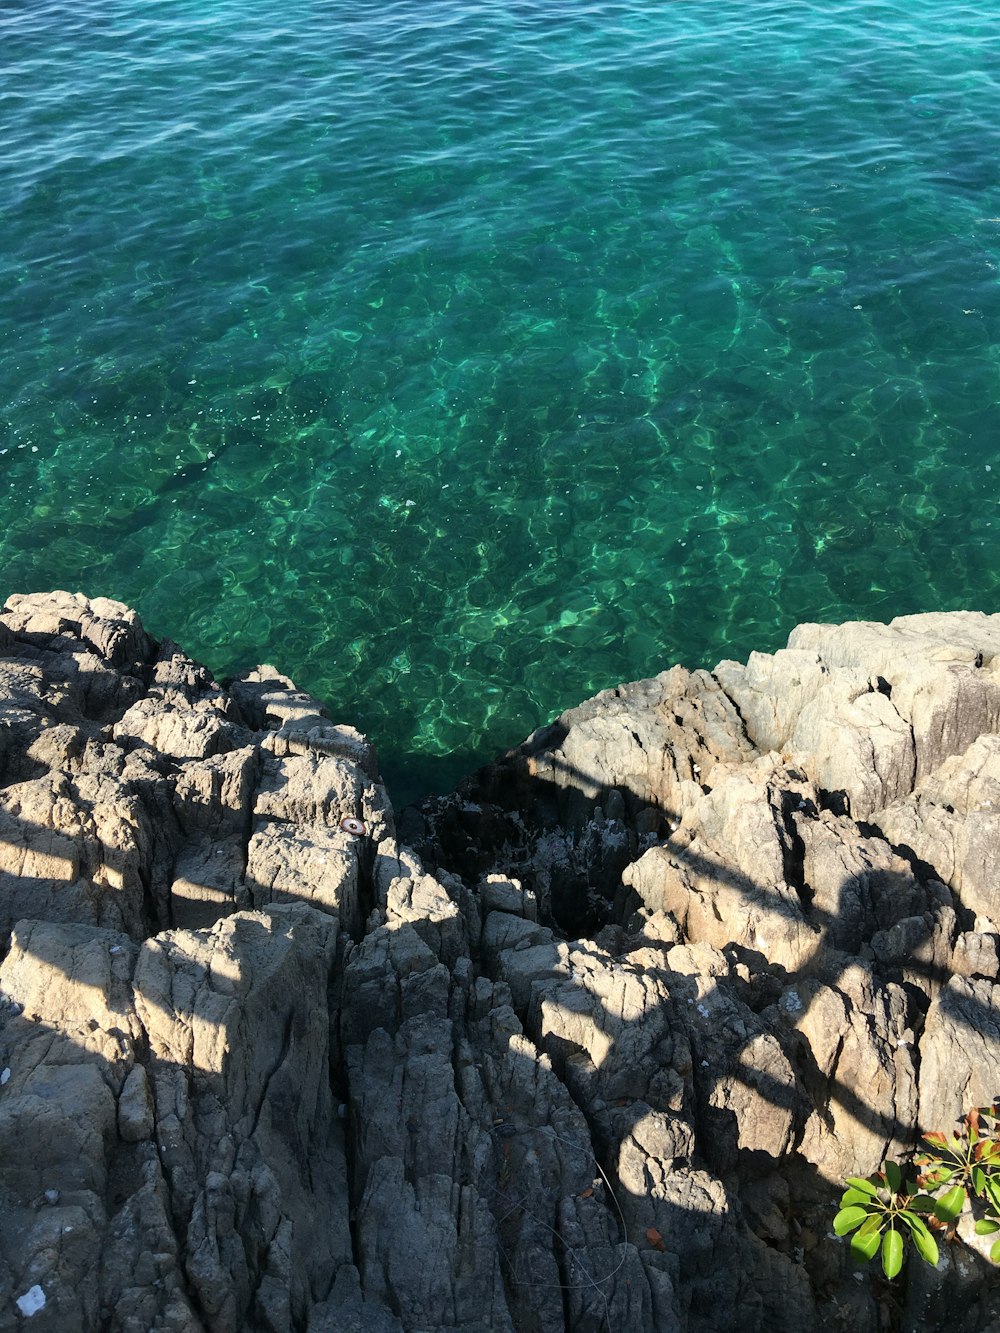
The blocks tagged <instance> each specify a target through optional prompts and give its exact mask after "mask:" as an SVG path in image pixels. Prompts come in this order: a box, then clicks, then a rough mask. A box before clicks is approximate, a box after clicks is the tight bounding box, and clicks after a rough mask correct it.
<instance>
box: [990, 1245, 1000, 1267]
mask: <svg viewBox="0 0 1000 1333" xmlns="http://www.w3.org/2000/svg"><path fill="white" fill-rule="evenodd" d="M990 1262H991V1263H994V1264H1000V1240H998V1241H997V1242H996V1243H995V1244H994V1246H993V1248H992V1250H990Z"/></svg>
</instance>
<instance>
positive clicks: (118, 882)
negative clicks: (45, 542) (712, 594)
mask: <svg viewBox="0 0 1000 1333" xmlns="http://www.w3.org/2000/svg"><path fill="white" fill-rule="evenodd" d="M998 733H1000V616H997V617H992V616H983V615H976V614H971V613H956V614H950V615H927V616H911V617H904V618H902V619H900V620H897V621H894V622H893V623H892V624H891V625H888V626H885V625H874V624H855V625H844V626H839V627H837V626H818V625H806V626H801V627H800V628H799V629H798V630H796V631H795V633H794V634H793V635H792V637H791V640H790V642H789V646H788V648H787V649H785V650H783V651H782V652H779V653H777V654H775V655H774V656H761V655H754V656H752V657H751V659H750V661H749V662H748V663H747V664H746V665H745V666H741V665H738V664H736V663H732V662H725V663H722V664H721V665H720V666H719V667H717V668H716V670H715V672H713V673H708V672H704V671H696V672H688V671H685V670H683V669H682V668H680V667H675V668H673V669H672V670H671V671H668V672H665V673H664V674H662V675H660V676H658V677H656V678H655V679H653V680H649V681H642V682H638V683H635V684H631V685H626V686H623V687H621V688H620V689H618V690H614V691H608V692H605V693H604V694H601V695H598V696H597V697H596V698H595V699H592V700H589V701H588V702H587V703H585V704H583V705H582V706H581V707H580V708H577V709H573V710H571V711H570V712H568V713H566V714H564V715H563V716H562V717H561V718H559V719H558V720H557V721H556V722H555V723H553V724H552V725H551V726H548V727H546V728H543V729H542V730H541V731H539V732H537V733H535V735H533V736H532V737H530V738H529V740H528V741H526V742H525V744H524V745H523V746H522V747H520V748H519V749H518V750H515V751H513V752H511V753H510V754H508V755H506V756H504V757H503V758H502V759H500V760H499V761H498V762H497V763H496V764H494V765H491V766H490V767H489V768H487V769H485V770H483V771H482V772H480V773H479V774H477V775H475V776H474V777H472V778H470V779H469V780H468V781H467V782H466V783H464V784H463V786H462V787H461V788H460V789H459V790H458V791H457V792H455V793H454V794H453V795H451V796H449V797H445V798H440V799H434V800H429V801H426V802H424V803H422V804H421V805H419V806H416V807H412V808H410V809H409V810H407V811H406V812H404V813H403V816H402V818H401V819H400V825H399V831H398V833H397V828H396V823H395V820H394V815H393V812H392V810H391V807H390V805H389V801H388V799H387V797H386V793H385V790H384V788H383V787H382V785H381V783H380V781H379V778H378V773H377V764H376V759H375V755H374V753H373V751H372V749H371V747H370V746H369V745H368V744H367V742H366V741H365V740H364V738H363V737H362V736H360V735H359V734H358V733H357V732H356V731H354V730H353V729H352V728H351V727H350V726H349V725H346V724H344V723H337V722H334V721H332V720H331V719H330V717H329V715H328V714H327V712H326V711H325V709H324V708H323V707H321V706H320V705H319V704H318V703H317V702H316V701H315V700H313V699H311V698H309V697H308V696H306V695H304V694H302V693H301V692H299V691H297V690H296V689H295V687H294V686H293V685H292V683H291V682H290V681H289V680H287V679H286V678H284V677H282V676H281V675H280V674H279V673H278V672H277V671H275V670H274V669H272V668H269V667H259V668H258V669H257V670H255V671H253V672H250V673H247V674H246V675H245V676H243V677H241V678H239V679H236V680H233V681H231V682H228V683H226V685H225V686H223V685H220V684H219V683H217V682H216V681H215V680H213V679H212V677H211V675H210V674H209V673H208V672H207V671H206V670H205V669H204V668H203V667H201V666H199V665H198V664H197V663H194V662H192V661H191V660H189V659H188V658H187V657H185V656H184V654H183V653H182V652H181V651H180V650H179V649H178V648H177V647H176V646H175V645H173V644H172V643H169V642H167V641H164V642H160V643H157V642H154V641H153V640H151V639H150V638H149V637H148V636H147V635H146V633H145V632H144V631H143V629H142V626H141V625H140V623H139V621H138V618H137V617H136V615H135V614H134V613H133V612H131V611H129V610H128V609H127V608H125V607H123V606H121V605H119V604H117V603H113V602H109V601H105V600H100V599H97V600H94V601H88V600H87V599H85V598H83V597H80V596H74V595H70V594H66V593H57V594H50V595H34V596H30V597H15V598H11V599H10V601H9V602H8V603H7V605H6V607H5V608H4V610H3V613H2V615H0V959H2V962H0V1330H4V1329H8V1328H10V1329H13V1328H20V1327H22V1326H23V1325H24V1324H25V1323H26V1322H30V1324H31V1327H32V1328H37V1329H40V1330H45V1329H51V1330H71V1331H72V1333H77V1331H78V1330H79V1331H81V1333H91V1330H105V1329H106V1330H115V1333H140V1331H141V1333H148V1331H149V1330H171V1331H176V1333H180V1331H181V1330H184V1331H185V1333H188V1331H190V1333H195V1331H196V1330H197V1331H201V1330H206V1331H208V1330H210V1331H211V1333H240V1330H250V1331H252V1333H257V1331H258V1330H261V1331H262V1333H263V1331H264V1330H267V1331H268V1333H285V1331H286V1330H288V1331H290V1330H302V1331H303V1333H351V1331H352V1330H356V1331H357V1333H444V1330H462V1331H464V1333H493V1331H494V1330H496V1331H498V1333H503V1331H504V1330H509V1331H510V1333H559V1331H561V1330H580V1331H581V1333H600V1331H601V1330H606V1331H607V1333H623V1331H625V1330H627V1331H628V1333H654V1331H655V1333H730V1330H732V1333H735V1331H736V1330H737V1329H739V1330H741V1333H764V1330H767V1331H768V1333H775V1331H777V1333H782V1331H784V1333H799V1331H800V1330H803V1329H807V1328H809V1329H817V1330H830V1333H834V1331H838V1333H839V1330H842V1329H845V1328H851V1329H857V1330H865V1331H867V1330H871V1333H875V1330H882V1329H892V1328H896V1329H912V1330H917V1329H921V1330H922V1329H927V1330H931V1329H937V1328H942V1329H943V1328H945V1327H948V1328H949V1329H954V1330H958V1333H974V1331H975V1333H979V1331H980V1330H985V1329H990V1328H1000V1293H998V1289H997V1284H996V1280H995V1275H994V1270H993V1269H992V1268H991V1267H990V1265H989V1264H988V1263H987V1261H986V1259H985V1257H984V1249H985V1244H984V1241H983V1239H982V1238H977V1237H975V1236H974V1235H972V1233H971V1229H970V1228H969V1227H967V1226H966V1227H965V1228H964V1229H963V1231H962V1233H961V1236H960V1238H959V1239H958V1240H957V1241H956V1242H955V1243H954V1244H953V1245H952V1246H950V1247H947V1248H946V1249H945V1252H944V1257H943V1258H942V1261H941V1263H940V1264H939V1265H938V1268H937V1269H930V1268H929V1267H926V1266H922V1265H920V1266H918V1265H917V1264H915V1263H914V1264H912V1265H910V1266H909V1268H908V1270H907V1271H906V1273H905V1274H904V1277H903V1278H902V1279H900V1280H899V1281H897V1283H896V1284H895V1285H894V1287H893V1289H892V1290H891V1291H890V1290H888V1289H887V1288H886V1286H885V1285H884V1284H880V1283H879V1282H878V1281H877V1280H873V1278H872V1276H871V1275H870V1274H867V1273H866V1274H864V1275H859V1274H857V1272H856V1271H855V1270H854V1269H853V1267H852V1265H851V1263H850V1260H849V1256H848V1253H847V1247H846V1244H845V1242H843V1241H840V1240H837V1239H836V1238H834V1237H833V1235H832V1232H831V1220H832V1216H833V1212H834V1210H835V1206H836V1200H837V1197H838V1194H839V1191H838V1188H837V1186H838V1184H839V1182H840V1181H841V1180H842V1179H843V1177H844V1176H845V1175H849V1174H865V1173H868V1172H870V1171H872V1170H874V1169H876V1168H877V1167H878V1166H879V1164H880V1163H881V1161H882V1160H883V1159H884V1158H885V1156H886V1155H887V1154H889V1155H896V1156H901V1155H905V1154H906V1153H907V1152H909V1151H910V1150H911V1149H912V1146H913V1144H914V1142H915V1139H916V1136H917V1134H918V1133H919V1131H920V1130H921V1129H930V1128H938V1129H950V1128H951V1127H952V1125H953V1122H954V1120H955V1117H956V1116H958V1115H959V1114H960V1113H961V1112H962V1111H964V1110H966V1109H968V1108H969V1107H971V1106H973V1105H976V1104H983V1103H986V1102H988V1101H990V1100H992V1099H993V1098H994V1097H996V1096H997V1095H998V1094H1000V1008H998V1003H997V1002H998V999H1000V994H998V991H1000V947H998V946H1000V937H998V931H997V924H996V923H997V922H998V921H1000V886H998V881H997V875H996V866H997V862H998V860H1000V853H998V851H997V847H998V839H997V832H998V820H1000V734H998Z"/></svg>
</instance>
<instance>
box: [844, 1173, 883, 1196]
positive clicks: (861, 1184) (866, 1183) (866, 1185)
mask: <svg viewBox="0 0 1000 1333" xmlns="http://www.w3.org/2000/svg"><path fill="white" fill-rule="evenodd" d="M845 1183H846V1184H848V1185H851V1186H852V1187H853V1188H854V1189H856V1190H860V1191H861V1193H862V1194H870V1195H871V1197H872V1198H873V1199H874V1198H876V1197H877V1195H878V1190H877V1189H876V1188H875V1186H874V1185H873V1184H872V1182H871V1181H870V1180H865V1179H863V1178H862V1177H861V1176H848V1177H847V1180H846V1182H845Z"/></svg>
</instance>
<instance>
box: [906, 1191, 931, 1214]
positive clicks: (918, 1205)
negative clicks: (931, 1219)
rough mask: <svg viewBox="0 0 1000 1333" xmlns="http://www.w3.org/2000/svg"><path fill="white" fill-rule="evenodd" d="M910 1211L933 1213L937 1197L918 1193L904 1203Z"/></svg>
mask: <svg viewBox="0 0 1000 1333" xmlns="http://www.w3.org/2000/svg"><path fill="white" fill-rule="evenodd" d="M906 1206H907V1208H909V1210H910V1212H912V1213H933V1211H934V1209H935V1208H936V1207H937V1199H935V1198H934V1197H933V1195H931V1194H918V1195H917V1196H916V1197H915V1198H913V1199H911V1200H910V1202H909V1203H908V1204H907V1205H906Z"/></svg>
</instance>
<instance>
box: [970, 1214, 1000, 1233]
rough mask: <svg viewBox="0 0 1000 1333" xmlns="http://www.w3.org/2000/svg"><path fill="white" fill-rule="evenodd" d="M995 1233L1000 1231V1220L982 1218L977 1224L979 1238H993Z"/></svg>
mask: <svg viewBox="0 0 1000 1333" xmlns="http://www.w3.org/2000/svg"><path fill="white" fill-rule="evenodd" d="M994 1231H1000V1219H997V1218H995V1217H981V1218H980V1219H979V1221H978V1222H977V1223H976V1235H977V1236H992V1235H993V1233H994Z"/></svg>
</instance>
